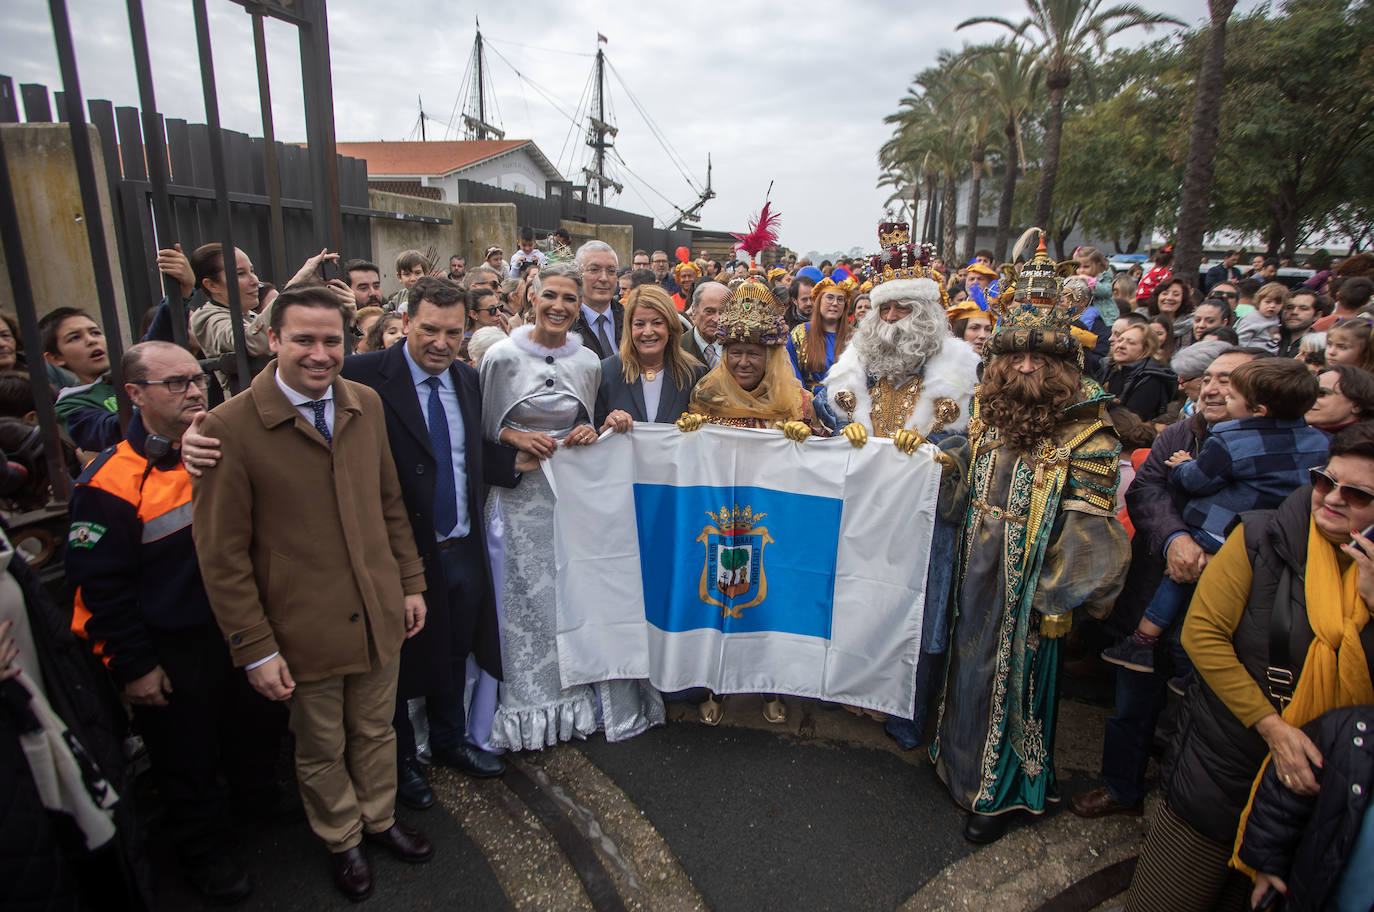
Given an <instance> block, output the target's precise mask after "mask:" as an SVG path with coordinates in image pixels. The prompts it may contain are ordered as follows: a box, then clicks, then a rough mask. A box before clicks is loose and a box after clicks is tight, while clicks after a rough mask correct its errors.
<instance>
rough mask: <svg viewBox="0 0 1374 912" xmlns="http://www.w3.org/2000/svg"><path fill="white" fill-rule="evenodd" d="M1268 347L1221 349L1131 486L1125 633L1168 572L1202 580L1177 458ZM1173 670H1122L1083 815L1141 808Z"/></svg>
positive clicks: (1122, 615)
mask: <svg viewBox="0 0 1374 912" xmlns="http://www.w3.org/2000/svg"><path fill="white" fill-rule="evenodd" d="M1265 354H1267V353H1266V352H1264V351H1263V350H1261V349H1254V348H1237V349H1232V350H1230V351H1226V352H1223V353H1221V354H1219V355H1218V356H1217V357H1216V358H1215V359H1213V361H1212V363H1211V364H1210V365H1208V367H1207V369H1206V371H1204V372H1203V374H1202V385H1201V387H1200V388H1199V390H1198V401H1197V411H1196V412H1195V413H1194V414H1193V416H1192V417H1191V418H1185V419H1183V420H1182V421H1179V422H1177V423H1176V424H1173V425H1171V426H1169V427H1167V428H1165V429H1164V430H1163V431H1161V432H1160V433H1159V436H1158V437H1157V438H1155V442H1154V445H1153V446H1151V447H1150V455H1149V456H1148V457H1147V458H1146V460H1145V462H1144V463H1143V464H1141V466H1140V469H1139V470H1138V471H1137V472H1136V476H1135V480H1134V481H1132V482H1131V486H1130V488H1128V489H1127V491H1126V511H1127V513H1128V514H1129V515H1130V518H1131V523H1132V524H1133V525H1134V526H1135V536H1134V538H1132V540H1131V563H1130V568H1129V570H1128V572H1127V575H1126V585H1125V587H1124V588H1123V589H1122V594H1121V597H1120V598H1118V599H1117V602H1116V605H1115V607H1114V608H1113V609H1112V618H1111V623H1112V625H1113V627H1115V628H1117V630H1116V631H1115V632H1116V633H1118V634H1121V635H1124V634H1127V633H1129V632H1130V631H1132V630H1134V629H1135V628H1136V625H1137V624H1138V623H1139V622H1140V618H1141V616H1142V615H1143V614H1144V611H1145V608H1146V606H1147V605H1148V604H1149V602H1150V599H1151V597H1152V596H1153V595H1154V593H1155V590H1157V589H1158V588H1159V584H1160V581H1161V580H1162V579H1163V578H1164V576H1165V575H1166V574H1167V575H1168V577H1169V578H1170V579H1172V580H1173V581H1174V582H1176V583H1184V584H1191V583H1196V582H1197V580H1198V577H1199V576H1201V575H1202V570H1203V568H1204V567H1205V566H1206V565H1207V561H1208V559H1209V555H1207V553H1206V552H1204V551H1203V550H1202V548H1201V547H1200V546H1199V545H1198V544H1197V542H1195V541H1194V540H1193V539H1192V537H1191V536H1190V535H1189V534H1188V524H1187V523H1186V522H1185V521H1184V519H1183V508H1184V506H1185V505H1186V504H1187V502H1188V499H1189V496H1190V495H1189V494H1188V493H1187V492H1186V491H1184V490H1183V488H1182V486H1181V485H1180V484H1177V483H1175V482H1174V481H1172V480H1171V478H1170V468H1169V466H1168V465H1167V462H1168V460H1169V459H1170V457H1172V456H1173V454H1174V453H1176V452H1178V451H1179V450H1183V451H1185V452H1187V453H1189V454H1190V455H1192V456H1194V457H1196V456H1197V455H1198V453H1199V452H1200V451H1201V450H1202V445H1203V443H1205V442H1206V440H1207V438H1208V437H1209V436H1210V433H1211V431H1210V428H1211V426H1212V425H1214V424H1217V423H1218V422H1222V421H1226V420H1228V419H1229V417H1230V416H1229V414H1228V412H1227V404H1226V400H1227V393H1228V392H1229V391H1230V388H1231V372H1232V371H1234V370H1235V369H1236V368H1238V367H1240V366H1241V365H1242V364H1246V363H1248V362H1250V361H1252V360H1254V359H1255V358H1256V357H1261V356H1264V355H1265ZM1168 681H1169V672H1168V670H1167V667H1166V666H1165V665H1164V664H1161V665H1159V666H1156V670H1155V672H1154V673H1153V674H1145V673H1142V672H1137V671H1130V670H1129V669H1125V668H1118V669H1116V712H1115V714H1114V715H1113V716H1111V717H1110V718H1108V719H1107V725H1106V732H1105V736H1104V739H1103V744H1102V778H1103V780H1104V781H1105V782H1106V785H1105V786H1103V787H1101V788H1096V789H1092V790H1091V791H1087V792H1081V793H1079V794H1077V795H1074V796H1073V797H1072V798H1071V799H1070V801H1069V806H1070V808H1071V809H1072V810H1073V812H1074V813H1075V814H1078V815H1079V816H1081V817H1102V816H1105V815H1108V814H1135V815H1139V814H1140V813H1141V806H1142V802H1143V801H1144V798H1145V771H1146V768H1147V766H1148V765H1149V762H1150V749H1151V747H1152V746H1153V743H1154V731H1155V724H1156V722H1157V721H1158V720H1159V714H1160V711H1161V710H1162V709H1163V708H1164V704H1165V702H1166V700H1167V696H1168Z"/></svg>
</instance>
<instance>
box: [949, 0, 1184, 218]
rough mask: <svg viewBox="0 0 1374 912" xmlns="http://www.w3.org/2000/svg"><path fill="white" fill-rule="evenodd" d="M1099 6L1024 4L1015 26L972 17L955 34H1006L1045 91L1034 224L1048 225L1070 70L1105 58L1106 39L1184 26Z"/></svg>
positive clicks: (1095, 1)
mask: <svg viewBox="0 0 1374 912" xmlns="http://www.w3.org/2000/svg"><path fill="white" fill-rule="evenodd" d="M1101 6H1102V0H1026V9H1027V12H1028V13H1029V15H1027V16H1026V18H1025V19H1023V20H1022V21H1021V22H1020V23H1013V22H1011V21H1010V20H1008V19H1003V18H1001V17H1000V16H975V17H974V18H972V19H965V20H964V21H963V22H961V23H959V26H958V27H959V28H967V27H968V26H971V25H981V24H984V23H990V24H992V25H1000V26H1002V27H1004V28H1007V29H1010V30H1011V31H1012V32H1013V33H1014V34H1015V35H1016V37H1017V38H1018V39H1020V40H1022V41H1023V42H1026V43H1027V45H1028V48H1027V51H1028V53H1029V54H1030V55H1031V56H1032V57H1034V58H1035V59H1036V60H1037V62H1038V64H1039V66H1040V68H1041V70H1042V71H1043V73H1044V77H1045V86H1046V87H1047V88H1048V89H1049V90H1050V109H1049V112H1048V113H1047V114H1046V117H1045V157H1044V160H1043V161H1042V162H1041V166H1040V186H1039V188H1038V189H1037V191H1036V196H1035V223H1036V224H1037V225H1040V226H1043V227H1049V225H1050V210H1051V207H1052V203H1053V201H1054V184H1055V180H1056V178H1057V177H1058V175H1059V139H1060V136H1061V134H1062V133H1063V128H1064V97H1065V95H1066V94H1067V92H1068V88H1069V84H1070V82H1072V80H1073V74H1074V72H1075V71H1076V70H1086V67H1087V61H1088V60H1089V58H1090V56H1091V55H1092V54H1094V53H1095V54H1097V55H1098V56H1103V55H1105V54H1106V53H1107V39H1109V38H1111V37H1112V36H1114V35H1117V34H1119V33H1121V32H1123V31H1125V30H1126V29H1129V28H1135V27H1136V26H1142V27H1144V28H1146V29H1152V28H1154V26H1156V25H1178V26H1183V25H1184V24H1185V23H1183V22H1181V21H1180V20H1178V19H1175V18H1173V17H1172V16H1165V15H1163V14H1160V13H1151V12H1149V11H1148V10H1146V9H1144V8H1143V7H1140V6H1137V5H1136V4H1134V3H1121V4H1117V5H1116V6H1112V7H1109V8H1107V9H1102V8H1101Z"/></svg>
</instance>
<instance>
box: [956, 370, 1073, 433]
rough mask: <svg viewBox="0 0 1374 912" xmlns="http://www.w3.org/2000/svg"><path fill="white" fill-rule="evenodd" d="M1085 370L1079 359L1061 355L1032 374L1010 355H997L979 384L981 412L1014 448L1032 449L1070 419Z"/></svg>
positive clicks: (990, 424)
mask: <svg viewBox="0 0 1374 912" xmlns="http://www.w3.org/2000/svg"><path fill="white" fill-rule="evenodd" d="M1082 376H1083V375H1082V372H1081V371H1079V369H1078V366H1077V365H1076V364H1070V363H1069V362H1068V361H1064V360H1062V359H1060V358H1050V357H1047V358H1045V365H1044V367H1042V368H1040V369H1039V370H1037V371H1035V372H1034V373H1030V374H1023V373H1020V372H1018V371H1017V370H1016V368H1015V367H1014V359H1013V358H1012V357H1010V356H1002V357H997V358H993V359H992V361H990V362H989V363H988V366H987V368H986V369H985V370H984V371H983V382H982V384H981V385H980V386H979V387H978V398H979V402H980V404H979V417H981V418H982V419H983V421H984V422H985V423H986V424H987V425H988V427H992V428H996V429H997V432H998V434H999V435H1000V437H1001V439H1002V444H1003V445H1004V446H1005V447H1006V448H1007V449H1008V450H1010V451H1012V452H1013V453H1022V454H1024V453H1030V452H1031V451H1032V450H1033V449H1034V448H1035V446H1036V444H1038V443H1040V442H1041V441H1043V440H1048V439H1050V438H1051V437H1052V436H1053V434H1054V432H1055V430H1057V429H1058V428H1059V426H1060V425H1061V424H1063V423H1064V422H1065V421H1066V420H1068V415H1067V414H1065V411H1066V410H1067V409H1068V408H1069V406H1071V405H1073V404H1074V402H1076V401H1077V400H1078V389H1079V381H1080V379H1081V378H1082Z"/></svg>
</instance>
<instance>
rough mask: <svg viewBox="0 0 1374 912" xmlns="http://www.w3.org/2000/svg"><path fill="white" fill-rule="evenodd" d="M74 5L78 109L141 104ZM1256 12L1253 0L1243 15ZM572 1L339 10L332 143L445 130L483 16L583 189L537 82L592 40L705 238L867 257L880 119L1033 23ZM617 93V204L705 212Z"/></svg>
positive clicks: (226, 88)
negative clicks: (914, 88) (941, 73)
mask: <svg viewBox="0 0 1374 912" xmlns="http://www.w3.org/2000/svg"><path fill="white" fill-rule="evenodd" d="M68 3H69V10H70V15H71V19H72V21H73V23H74V29H75V43H76V50H77V60H78V65H79V67H80V71H81V80H82V88H83V91H84V93H85V95H86V97H87V98H106V99H109V100H111V101H113V102H115V104H116V105H136V104H137V101H138V92H137V86H136V83H135V81H134V71H133V58H132V53H131V51H130V43H129V26H128V21H127V19H126V18H125V5H124V4H123V3H117V2H114V0H68ZM1144 5H1145V6H1146V7H1147V8H1153V9H1155V10H1158V11H1160V12H1164V13H1169V14H1171V15H1174V16H1176V17H1178V18H1180V19H1182V20H1184V21H1185V22H1188V23H1190V24H1195V23H1198V22H1201V21H1203V20H1205V18H1206V4H1205V3H1203V2H1202V0H1156V2H1154V3H1149V2H1146V3H1145V4H1144ZM1255 5H1257V0H1242V2H1241V3H1240V4H1238V6H1239V7H1240V8H1241V9H1250V8H1253V7H1254V6H1255ZM577 6H582V5H581V4H567V3H558V4H550V3H543V2H526V3H523V4H505V3H502V4H495V3H478V4H472V3H454V2H438V0H388V2H385V3H378V2H367V0H330V3H329V25H330V52H331V56H332V63H333V76H334V111H335V121H336V125H337V136H338V139H339V140H340V141H347V140H378V139H387V140H399V139H405V138H407V137H408V136H409V135H410V134H411V132H412V130H413V129H414V127H415V124H416V121H417V119H418V114H419V107H418V101H417V99H419V98H422V99H423V101H424V107H425V111H426V113H427V114H429V115H430V116H431V117H434V118H437V119H438V120H440V121H445V122H446V121H448V120H449V119H450V116H451V115H453V113H454V105H455V102H456V101H457V99H458V96H459V94H460V92H461V91H462V88H463V81H464V69H465V65H466V63H467V60H468V57H469V54H470V51H471V48H472V43H473V19H474V16H479V17H480V18H481V22H482V32H483V36H484V38H485V39H486V40H487V41H489V42H490V49H491V51H492V52H493V53H491V54H490V55H489V60H488V66H489V74H490V78H491V82H492V84H493V85H494V87H495V89H496V94H497V105H498V107H499V111H500V116H499V120H500V122H501V124H502V125H503V126H504V129H505V131H506V135H507V137H508V138H512V139H516V138H519V139H524V138H530V139H533V140H535V142H536V143H537V144H538V145H539V147H540V149H542V150H543V152H544V154H545V155H547V156H548V157H549V159H550V160H551V161H554V162H555V164H558V165H559V166H560V167H561V169H562V170H563V173H564V175H565V176H568V177H572V176H573V175H574V173H575V172H576V171H577V170H578V169H580V168H581V166H582V164H583V163H584V159H583V154H584V150H585V147H583V146H581V136H580V135H574V136H573V137H572V139H571V140H568V135H569V130H570V123H569V120H568V118H567V117H566V116H564V114H562V113H560V112H559V110H557V109H556V108H555V107H554V106H552V105H551V104H550V103H549V102H547V101H545V100H544V99H543V98H542V97H541V95H540V91H539V90H538V89H536V88H535V87H534V86H533V85H532V84H531V83H533V84H536V85H537V86H538V87H539V89H542V90H543V91H544V92H547V93H548V94H549V95H551V96H552V97H553V98H555V99H556V100H557V101H558V104H559V107H561V108H562V109H563V110H565V111H567V112H572V111H574V110H575V109H576V108H577V105H578V99H579V97H580V96H581V93H582V91H583V88H584V86H585V85H586V83H587V77H588V73H589V72H590V70H591V67H592V64H593V56H592V55H593V54H594V53H595V51H596V36H597V32H601V33H602V34H604V35H605V36H606V37H607V38H608V39H609V43H608V44H607V45H605V50H606V55H607V59H608V60H609V61H610V63H611V65H612V66H613V67H614V69H615V72H616V73H618V74H619V76H620V77H621V78H623V80H624V82H625V84H626V85H627V86H628V87H629V90H630V91H631V92H633V93H634V96H635V97H636V98H638V100H639V101H640V102H641V103H642V104H643V105H644V107H645V108H646V109H647V111H648V114H649V116H650V117H651V118H652V119H653V121H654V122H655V124H656V125H657V126H658V127H659V129H660V130H661V131H662V133H663V135H664V136H665V137H666V138H667V140H668V143H669V144H670V145H671V146H672V148H673V149H674V150H675V152H676V153H677V155H678V156H680V158H681V159H682V160H683V161H684V162H685V163H686V165H687V166H688V169H689V173H690V174H691V176H692V177H693V179H694V180H695V181H696V182H697V183H703V182H704V181H705V177H706V156H707V154H708V153H710V155H711V156H712V160H713V162H714V166H715V167H714V172H713V179H712V183H713V186H714V188H715V190H716V192H717V194H718V197H717V198H716V199H714V200H712V201H711V202H709V203H707V204H706V207H705V209H704V210H703V213H702V220H701V223H700V224H701V226H702V227H705V228H713V229H721V230H729V231H743V230H744V228H745V224H746V222H747V220H748V219H749V217H750V215H751V214H752V213H754V212H756V211H757V210H758V208H759V206H760V205H761V204H762V203H763V199H764V193H765V191H766V190H767V189H768V184H769V181H773V182H774V186H773V194H772V199H773V203H774V206H775V208H776V209H777V210H778V211H779V212H781V213H782V240H783V243H784V244H786V245H788V246H790V247H793V248H795V249H799V250H801V251H802V252H806V251H808V250H813V249H818V250H821V251H833V250H848V249H849V248H851V247H854V246H861V247H863V248H865V249H870V248H873V247H875V246H876V244H877V237H876V225H877V222H878V220H879V217H880V216H881V215H882V201H883V200H884V199H885V198H886V196H887V191H886V190H885V189H884V190H879V189H877V188H876V186H875V185H876V182H877V177H878V165H877V149H878V147H879V146H880V145H881V144H882V143H883V142H884V141H885V140H886V139H887V137H888V136H889V135H890V130H889V128H888V127H887V126H886V125H884V124H883V122H882V118H883V116H884V115H886V114H888V113H890V112H892V111H894V110H895V109H896V107H897V102H898V100H899V99H900V98H901V96H902V94H903V92H904V91H905V89H906V86H907V85H908V83H909V82H910V80H911V77H912V76H913V75H914V74H915V73H916V72H917V71H919V70H920V69H922V68H923V67H925V66H928V65H930V64H931V63H933V62H934V59H935V55H936V54H937V52H938V51H939V50H940V49H942V48H957V47H959V46H960V45H962V44H963V43H964V42H965V41H969V42H975V41H983V40H991V39H993V38H996V37H997V36H998V35H999V34H1001V33H1002V32H1003V30H999V29H997V28H996V27H994V26H980V27H978V28H971V29H966V30H965V31H963V32H959V33H956V32H955V30H954V29H955V26H956V25H957V24H958V22H960V21H962V20H963V19H964V18H967V17H970V16H975V15H995V16H1005V17H1007V18H1011V19H1014V20H1019V19H1020V18H1021V17H1022V16H1023V15H1024V9H1025V7H1024V5H1023V3H1018V2H1014V0H975V2H972V3H966V4H952V5H950V6H944V5H943V4H934V3H921V4H901V5H900V6H901V7H906V8H907V10H909V11H900V12H899V11H897V10H898V7H899V5H898V4H893V3H888V2H877V0H855V2H850V3H847V4H843V5H835V4H832V3H818V2H813V0H801V2H794V3H790V4H787V5H786V6H785V7H779V5H778V4H776V3H764V2H756V0H735V2H730V3H713V2H707V3H697V4H693V5H691V6H689V7H679V6H672V7H666V6H665V7H660V6H659V5H657V4H649V3H645V2H643V0H638V2H622V0H603V2H600V3H598V4H596V5H595V8H596V9H595V12H594V13H590V14H589V13H588V12H586V10H585V8H584V9H582V10H576V9H574V7H577ZM587 6H591V5H590V4H588V5H587ZM144 8H145V14H146V16H147V18H148V20H149V32H150V34H149V41H150V44H151V53H152V61H153V71H154V81H155V84H156V86H157V93H158V106H159V107H160V108H161V109H162V111H163V113H165V114H167V115H169V116H176V117H184V118H187V119H189V120H192V121H202V120H203V119H204V105H203V102H202V97H201V90H200V81H199V78H198V77H199V71H198V65H197V57H196V42H195V31H194V22H193V19H192V14H191V7H190V4H189V3H188V2H186V0H145V2H144ZM209 9H210V17H211V34H212V42H213V45H214V55H215V72H216V76H217V79H218V82H219V104H220V114H221V118H222V120H223V122H224V125H225V126H226V127H229V128H231V129H236V130H241V131H245V132H250V133H253V134H254V135H261V132H262V128H261V121H260V115H259V112H258V101H257V99H258V95H257V85H256V79H255V75H254V64H253V43H252V32H251V28H250V20H249V17H248V16H247V15H246V14H245V12H244V11H243V8H242V7H240V6H238V5H236V4H234V3H231V2H229V0H209ZM780 9H785V10H786V16H782V15H780V13H779V10H780ZM842 23H848V25H849V34H850V36H851V37H850V38H849V40H847V41H844V42H841V41H837V40H836V35H837V34H838V33H840V32H841V31H843V30H844V26H843V24H842ZM0 25H3V27H0V61H3V63H2V64H0V67H3V72H4V73H5V74H6V75H8V76H11V77H12V78H14V80H15V82H16V83H20V82H42V83H46V84H47V85H48V86H50V87H51V88H54V89H56V88H59V87H60V85H61V80H60V77H59V73H58V68H57V56H56V52H55V50H54V46H53V39H52V28H51V21H50V19H49V17H48V5H47V3H46V2H44V0H5V2H4V11H3V13H0ZM1161 34H1167V32H1162V31H1160V30H1156V31H1155V32H1154V33H1153V34H1147V33H1146V32H1145V31H1144V30H1134V31H1132V32H1128V33H1127V35H1126V36H1125V38H1124V40H1125V41H1127V42H1129V43H1139V42H1143V41H1146V40H1150V39H1152V38H1153V37H1156V36H1159V35H1161ZM267 38H268V55H269V66H270V71H271V84H272V99H273V112H274V118H275V124H276V130H277V136H278V138H279V139H283V140H300V139H303V138H304V133H305V128H304V112H303V108H302V102H301V89H300V69H299V64H298V60H299V56H298V48H297V45H296V42H295V30H294V29H293V28H291V27H290V26H287V25H285V24H283V23H276V22H271V21H269V22H268V24H267ZM495 52H499V54H500V55H501V56H497V53H495ZM502 57H504V58H505V60H503V59H501V58H502ZM506 61H509V62H510V64H513V65H514V67H515V68H516V69H518V70H519V71H520V72H521V73H523V74H524V76H525V77H526V79H527V80H528V81H526V80H522V79H520V78H519V77H517V76H516V74H515V72H514V71H513V70H512V68H511V66H510V65H509V64H508V63H507V62H506ZM608 95H609V103H610V105H611V108H612V111H613V112H614V121H615V123H616V124H617V126H618V127H619V128H620V135H619V137H618V139H617V140H616V143H617V149H618V151H619V154H620V155H621V156H623V158H624V161H625V163H626V164H627V165H628V166H629V169H630V170H631V171H632V172H633V174H627V173H626V171H625V168H624V167H621V166H619V164H618V163H617V165H616V168H615V170H614V171H613V174H614V175H616V176H617V177H618V178H620V179H622V180H623V181H624V182H625V185H626V189H625V192H624V193H623V194H622V195H620V196H619V197H617V198H615V199H612V198H610V197H608V198H607V203H608V204H611V205H615V206H617V207H618V208H622V209H629V210H631V211H635V212H643V213H650V214H655V215H657V216H658V217H659V218H660V219H662V218H664V217H668V216H672V215H674V214H675V213H673V210H672V207H671V206H670V205H669V203H668V202H666V201H665V200H664V198H663V197H667V199H668V200H671V201H672V203H674V204H676V205H678V206H682V207H684V208H685V207H686V206H688V205H689V204H690V203H691V202H693V201H695V199H696V192H695V190H693V189H692V187H691V186H689V184H688V182H687V181H686V180H685V179H684V178H683V177H682V176H681V175H680V174H679V172H678V170H677V169H676V167H675V166H674V164H673V163H672V161H671V160H670V158H669V156H668V155H667V153H666V152H665V151H664V150H663V148H662V147H661V146H660V145H659V144H658V142H657V141H656V140H655V138H654V136H653V135H652V133H651V131H650V129H649V128H648V127H647V126H646V124H645V122H644V120H643V119H642V118H641V116H640V114H639V113H638V112H637V111H636V109H635V105H634V104H633V102H632V101H631V98H630V97H629V95H627V93H626V91H625V88H624V87H622V86H621V84H620V82H619V81H618V80H617V79H616V77H615V76H614V75H610V76H608ZM458 113H459V114H461V112H458ZM454 119H455V120H456V119H457V118H456V117H455V118H454ZM444 129H445V128H444V126H443V125H442V124H441V125H435V124H433V123H431V124H430V125H429V127H428V130H429V138H430V139H436V138H437V139H442V138H445V137H444ZM449 138H461V136H460V135H457V134H455V135H453V136H451V137H449ZM565 143H566V146H567V148H566V149H565V148H564V147H565ZM574 147H576V150H577V154H576V155H574V154H573V148H574ZM560 151H561V153H562V154H561V159H560ZM635 175H638V178H636V177H635ZM1067 186H1069V187H1071V186H1072V184H1071V183H1069V184H1068V185H1067ZM650 188H652V189H650ZM655 191H656V192H655ZM1060 192H1061V193H1062V192H1064V191H1063V190H1061V191H1060ZM658 194H662V196H660V195H658Z"/></svg>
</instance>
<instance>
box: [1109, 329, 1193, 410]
mask: <svg viewBox="0 0 1374 912" xmlns="http://www.w3.org/2000/svg"><path fill="white" fill-rule="evenodd" d="M1158 351H1159V339H1158V337H1156V336H1155V334H1154V333H1153V332H1151V331H1150V327H1148V326H1141V325H1139V324H1136V325H1133V326H1128V327H1126V328H1125V329H1123V330H1122V331H1121V334H1120V335H1118V336H1117V337H1116V341H1115V342H1113V343H1112V356H1111V360H1110V361H1108V362H1107V369H1106V372H1105V373H1104V374H1103V377H1102V386H1103V387H1104V388H1105V389H1106V390H1107V392H1109V393H1111V394H1112V395H1113V396H1115V397H1116V398H1117V401H1118V402H1120V403H1121V405H1122V406H1123V407H1125V408H1127V409H1129V410H1131V411H1132V412H1135V413H1136V415H1137V416H1139V417H1140V419H1141V420H1142V421H1153V420H1154V419H1155V418H1157V417H1159V416H1160V415H1162V414H1164V411H1165V409H1167V408H1168V407H1169V402H1170V400H1172V399H1173V398H1174V393H1176V392H1178V375H1176V374H1175V373H1174V372H1173V371H1172V370H1170V369H1169V367H1168V366H1167V365H1164V364H1161V363H1159V362H1158V361H1157V360H1155V355H1156V354H1157V353H1158Z"/></svg>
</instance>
